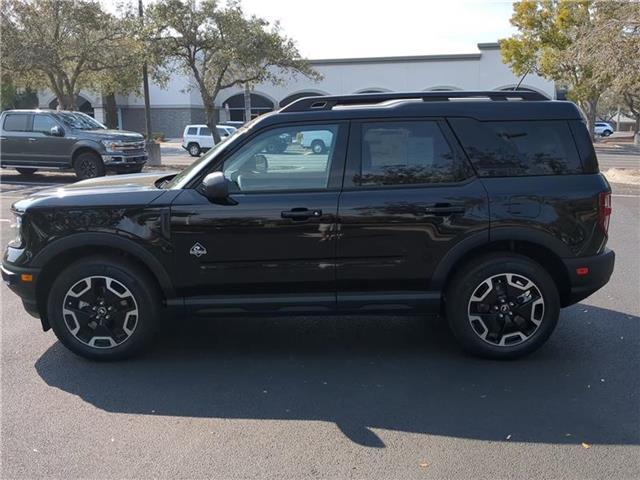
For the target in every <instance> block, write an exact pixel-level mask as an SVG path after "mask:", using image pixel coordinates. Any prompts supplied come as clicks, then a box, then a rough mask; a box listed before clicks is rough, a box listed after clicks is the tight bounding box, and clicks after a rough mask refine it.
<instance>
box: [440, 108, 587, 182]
mask: <svg viewBox="0 0 640 480" xmlns="http://www.w3.org/2000/svg"><path fill="white" fill-rule="evenodd" d="M449 123H450V124H451V125H452V127H453V129H454V131H455V133H456V135H457V136H458V138H459V140H460V142H461V143H462V146H463V147H464V149H465V151H466V152H467V155H468V156H469V158H470V160H471V162H472V163H473V166H474V167H475V169H476V171H477V172H478V175H480V176H483V177H504V176H528V175H561V174H572V173H582V166H581V163H580V158H579V156H578V152H577V150H576V146H575V143H574V141H573V136H572V135H571V130H570V129H569V126H568V124H567V122H566V121H562V120H553V121H547V120H539V121H538V120H537V121H526V122H525V121H513V122H479V121H477V120H474V119H470V118H455V119H450V120H449Z"/></svg>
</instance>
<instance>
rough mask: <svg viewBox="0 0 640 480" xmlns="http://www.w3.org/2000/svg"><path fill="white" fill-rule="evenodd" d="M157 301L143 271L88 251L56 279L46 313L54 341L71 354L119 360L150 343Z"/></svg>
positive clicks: (152, 284)
mask: <svg viewBox="0 0 640 480" xmlns="http://www.w3.org/2000/svg"><path fill="white" fill-rule="evenodd" d="M100 298H102V299H103V303H100ZM160 305H161V298H160V293H159V292H158V289H157V287H156V285H155V282H154V280H153V278H152V277H151V276H150V275H149V274H148V273H147V272H145V271H144V270H142V269H141V268H139V267H137V266H135V265H133V264H129V263H128V262H125V261H123V260H119V259H116V258H112V257H106V256H93V257H88V258H84V259H81V260H78V261H77V262H75V263H73V264H72V265H70V266H69V267H67V268H66V269H65V270H63V271H62V272H61V273H60V275H59V276H58V277H57V278H56V279H55V281H54V282H53V284H52V286H51V289H50V291H49V297H48V299H47V315H48V319H49V323H50V324H51V327H52V328H53V331H54V332H55V334H56V336H57V337H58V340H60V342H61V343H62V344H63V345H64V346H65V347H67V348H68V349H69V350H71V351H72V352H73V353H75V354H76V355H80V356H81V357H85V358H88V359H91V360H121V359H124V358H129V357H132V356H134V355H137V354H139V353H140V352H142V351H143V350H144V349H146V348H147V347H149V346H150V345H151V343H152V342H153V339H154V337H155V334H156V331H157V328H158V324H159V322H160V313H161V312H160ZM109 317H112V318H109ZM125 326H126V328H125Z"/></svg>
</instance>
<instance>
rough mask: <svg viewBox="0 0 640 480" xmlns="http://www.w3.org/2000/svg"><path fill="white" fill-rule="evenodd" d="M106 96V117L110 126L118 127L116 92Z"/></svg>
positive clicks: (104, 96)
mask: <svg viewBox="0 0 640 480" xmlns="http://www.w3.org/2000/svg"><path fill="white" fill-rule="evenodd" d="M103 98H104V107H105V108H104V119H105V124H106V125H107V127H109V128H118V107H117V105H116V95H115V93H107V94H104V95H103Z"/></svg>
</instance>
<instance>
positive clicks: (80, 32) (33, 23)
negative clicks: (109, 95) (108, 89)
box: [0, 0, 143, 110]
mask: <svg viewBox="0 0 640 480" xmlns="http://www.w3.org/2000/svg"><path fill="white" fill-rule="evenodd" d="M133 26H134V24H132V23H131V21H124V19H118V18H116V17H115V16H114V15H111V14H109V13H107V12H105V11H103V10H102V8H101V6H100V4H99V3H98V2H97V1H91V0H78V1H68V0H37V1H36V0H4V1H3V8H2V14H1V17H0V28H1V30H2V58H1V60H0V62H1V63H0V66H2V68H3V69H4V70H5V71H8V72H10V73H11V76H12V77H13V79H14V81H15V82H16V83H19V84H20V85H30V86H33V87H38V88H49V89H50V90H51V91H53V93H54V94H55V95H56V97H57V99H58V105H59V106H60V107H61V108H65V109H70V110H74V109H76V108H77V105H76V97H77V95H78V94H79V92H80V90H82V89H85V88H86V89H92V90H98V91H99V90H101V89H102V87H103V86H104V85H105V84H107V85H108V84H118V85H119V87H118V88H121V86H122V83H123V81H124V80H125V79H130V75H131V72H135V71H137V70H139V65H140V57H141V55H142V52H143V49H142V45H141V42H139V41H138V39H137V38H136V36H135V35H133V34H132V32H133V31H134V30H135V29H133ZM114 79H117V81H113V80H114Z"/></svg>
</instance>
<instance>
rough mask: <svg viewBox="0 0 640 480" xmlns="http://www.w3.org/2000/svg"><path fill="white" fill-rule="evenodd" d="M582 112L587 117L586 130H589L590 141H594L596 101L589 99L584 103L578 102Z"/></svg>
mask: <svg viewBox="0 0 640 480" xmlns="http://www.w3.org/2000/svg"><path fill="white" fill-rule="evenodd" d="M580 103H581V105H580V106H581V107H582V111H583V112H584V114H585V116H586V117H587V128H588V129H589V135H591V139H592V140H594V139H595V135H596V134H595V125H596V108H597V106H598V100H597V99H595V100H594V99H590V100H586V101H584V102H580Z"/></svg>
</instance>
